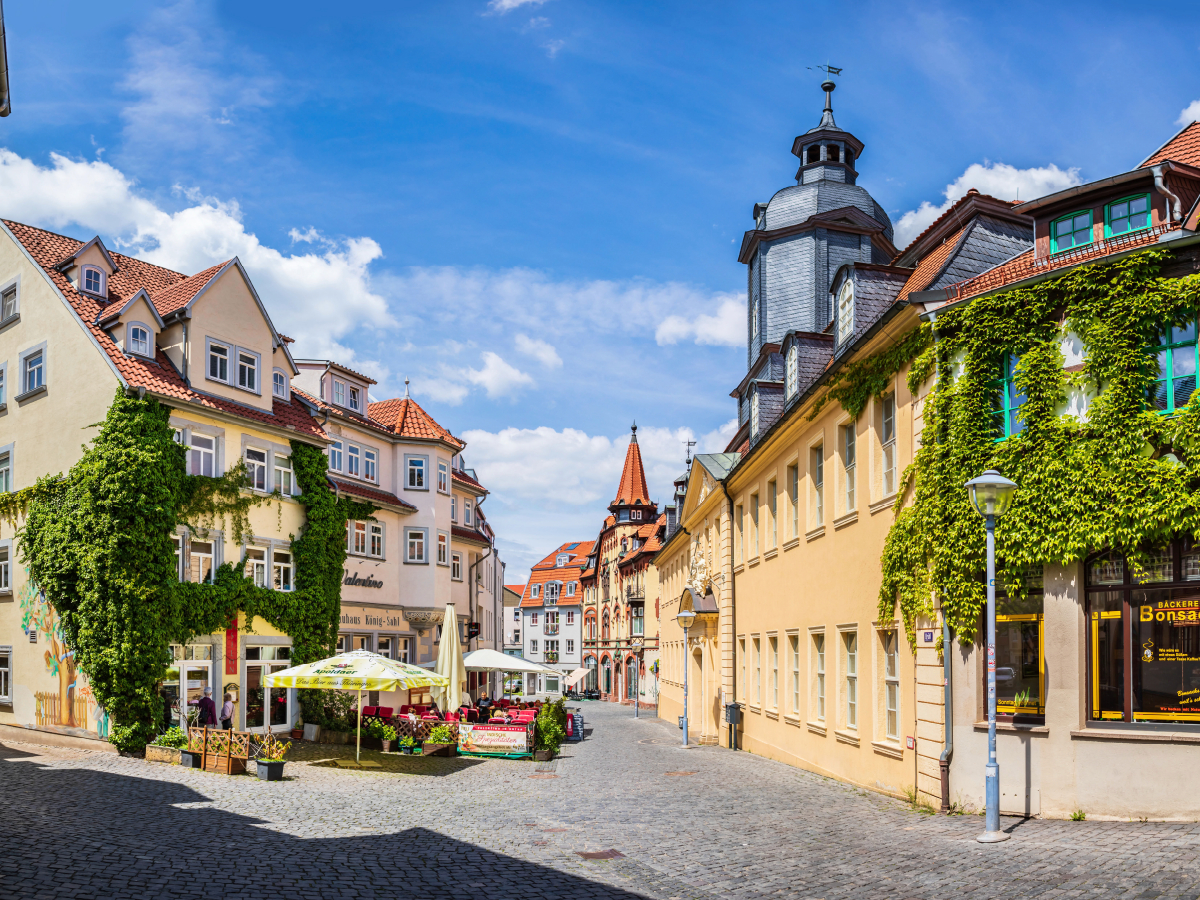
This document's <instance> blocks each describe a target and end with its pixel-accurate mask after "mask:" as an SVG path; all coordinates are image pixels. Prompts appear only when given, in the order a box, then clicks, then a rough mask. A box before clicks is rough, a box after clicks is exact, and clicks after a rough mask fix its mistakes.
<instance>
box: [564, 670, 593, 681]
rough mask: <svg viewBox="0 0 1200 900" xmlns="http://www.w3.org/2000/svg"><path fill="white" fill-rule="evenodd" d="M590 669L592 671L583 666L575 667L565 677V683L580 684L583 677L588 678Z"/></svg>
mask: <svg viewBox="0 0 1200 900" xmlns="http://www.w3.org/2000/svg"><path fill="white" fill-rule="evenodd" d="M590 671H592V670H591V669H585V668H583V667H580V668H578V669H575V670H574V671H573V672H572V673H571V674H570V675H568V676H567V677H566V678H564V679H563V684H567V685H575V684H579V682H581V681H583V679H585V678H587V675H588V672H590Z"/></svg>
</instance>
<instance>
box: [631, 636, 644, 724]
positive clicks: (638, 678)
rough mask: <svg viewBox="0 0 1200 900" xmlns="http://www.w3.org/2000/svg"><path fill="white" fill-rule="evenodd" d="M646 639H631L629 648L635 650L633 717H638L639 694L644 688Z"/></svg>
mask: <svg viewBox="0 0 1200 900" xmlns="http://www.w3.org/2000/svg"><path fill="white" fill-rule="evenodd" d="M643 646H644V641H643V640H642V639H641V638H640V637H632V638H630V639H629V649H631V650H632V651H633V717H634V718H635V719H636V718H638V694H640V693H641V690H642V647H643Z"/></svg>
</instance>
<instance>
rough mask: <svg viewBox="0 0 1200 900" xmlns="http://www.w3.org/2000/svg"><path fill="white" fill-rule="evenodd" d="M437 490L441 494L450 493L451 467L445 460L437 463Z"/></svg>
mask: <svg viewBox="0 0 1200 900" xmlns="http://www.w3.org/2000/svg"><path fill="white" fill-rule="evenodd" d="M437 489H438V493H439V494H448V493H450V466H449V464H448V463H447V462H446V461H445V460H444V459H439V460H438V461H437Z"/></svg>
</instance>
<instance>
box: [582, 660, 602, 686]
mask: <svg viewBox="0 0 1200 900" xmlns="http://www.w3.org/2000/svg"><path fill="white" fill-rule="evenodd" d="M583 665H584V668H586V669H587V670H588V673H587V676H586V677H585V679H584V685H585V686H586V688H587V690H589V691H594V690H596V688H597V687H598V685H597V683H596V657H594V656H589V657H588V658H587V659H585V660H584V661H583Z"/></svg>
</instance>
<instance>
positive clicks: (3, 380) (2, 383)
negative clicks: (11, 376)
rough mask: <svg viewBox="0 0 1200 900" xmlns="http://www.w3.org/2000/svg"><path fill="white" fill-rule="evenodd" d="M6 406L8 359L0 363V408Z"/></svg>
mask: <svg viewBox="0 0 1200 900" xmlns="http://www.w3.org/2000/svg"><path fill="white" fill-rule="evenodd" d="M7 406H8V361H7V360H5V361H4V362H2V363H0V409H4V408H5V407H7Z"/></svg>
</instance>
